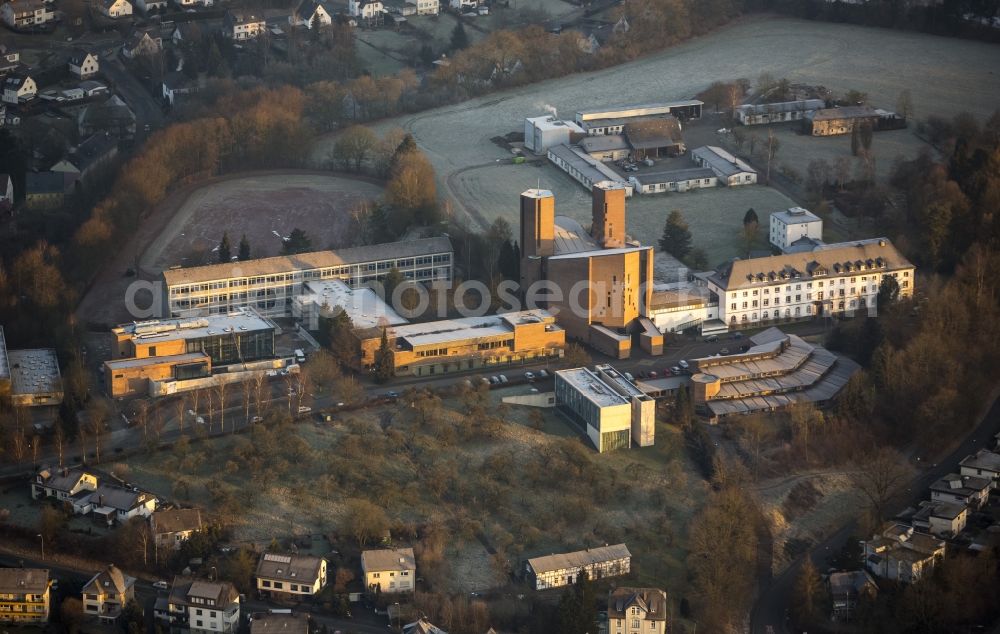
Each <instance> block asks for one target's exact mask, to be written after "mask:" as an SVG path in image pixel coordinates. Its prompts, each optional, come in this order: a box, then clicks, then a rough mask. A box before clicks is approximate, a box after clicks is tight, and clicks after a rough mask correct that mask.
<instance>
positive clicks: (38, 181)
mask: <svg viewBox="0 0 1000 634" xmlns="http://www.w3.org/2000/svg"><path fill="white" fill-rule="evenodd" d="M65 201H66V178H65V176H64V175H63V174H61V173H59V172H28V173H27V174H25V175H24V206H25V208H27V209H58V208H59V207H62V205H63V203H64V202H65Z"/></svg>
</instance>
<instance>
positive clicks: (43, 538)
mask: <svg viewBox="0 0 1000 634" xmlns="http://www.w3.org/2000/svg"><path fill="white" fill-rule="evenodd" d="M38 539H39V540H41V543H42V561H45V537H44V536H43V535H42V534H41V533H39V534H38Z"/></svg>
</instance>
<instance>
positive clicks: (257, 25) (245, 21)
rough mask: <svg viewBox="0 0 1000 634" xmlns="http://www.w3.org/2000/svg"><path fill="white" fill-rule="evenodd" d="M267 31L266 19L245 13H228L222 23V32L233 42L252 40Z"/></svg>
mask: <svg viewBox="0 0 1000 634" xmlns="http://www.w3.org/2000/svg"><path fill="white" fill-rule="evenodd" d="M266 30H267V23H266V22H265V21H264V18H263V17H262V16H259V15H254V14H252V13H244V12H243V11H226V17H225V18H224V19H223V21H222V32H223V33H224V34H225V35H226V37H228V38H229V39H231V40H237V41H240V40H252V39H255V38H257V37H260V36H261V35H263V34H264V32H265V31H266Z"/></svg>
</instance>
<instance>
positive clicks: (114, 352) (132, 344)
mask: <svg viewBox="0 0 1000 634" xmlns="http://www.w3.org/2000/svg"><path fill="white" fill-rule="evenodd" d="M275 329H276V326H275V324H274V322H272V321H271V320H269V319H266V318H264V317H261V316H260V315H259V314H257V313H256V312H255V311H254V310H253V309H251V308H242V309H238V310H236V311H234V312H232V313H229V314H225V315H208V316H206V317H198V318H189V319H182V318H168V319H153V320H149V321H141V322H132V323H129V324H123V325H121V326H118V327H116V328H113V329H112V330H111V333H112V335H114V338H115V340H114V342H113V344H112V346H111V357H112V358H111V360H110V361H105V362H104V373H105V385H106V386H107V389H108V390H109V393H110V395H111V396H113V397H116V398H117V397H119V396H136V395H139V394H149V395H151V396H155V395H159V394H162V393H173V392H177V391H183V390H184V389H188V388H187V387H185V386H186V385H187V384H186V383H185V382H189V381H195V380H198V379H206V378H209V377H211V376H212V370H213V368H219V367H223V366H229V365H239V366H240V367H239V368H238V369H243V368H244V367H245V366H246V364H250V363H253V362H261V361H266V360H269V359H274V333H275ZM227 374H232V377H230V378H233V379H234V380H235V379H237V378H238V375H236V374H233V373H227ZM223 378H227V377H223ZM220 380H221V379H220ZM197 387H205V386H204V385H200V384H197Z"/></svg>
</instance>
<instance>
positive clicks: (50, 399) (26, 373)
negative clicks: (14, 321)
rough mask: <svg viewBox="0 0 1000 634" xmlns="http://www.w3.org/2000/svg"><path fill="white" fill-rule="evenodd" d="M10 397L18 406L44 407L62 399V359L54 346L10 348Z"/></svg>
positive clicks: (8, 361)
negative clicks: (57, 355) (23, 348)
mask: <svg viewBox="0 0 1000 634" xmlns="http://www.w3.org/2000/svg"><path fill="white" fill-rule="evenodd" d="M7 363H8V364H9V372H10V400H11V403H12V404H13V405H15V406H21V407H44V406H49V405H59V404H60V403H62V400H63V386H62V377H61V375H60V374H59V360H58V359H57V358H56V351H55V350H53V349H52V348H35V349H27V350H8V351H7Z"/></svg>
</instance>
